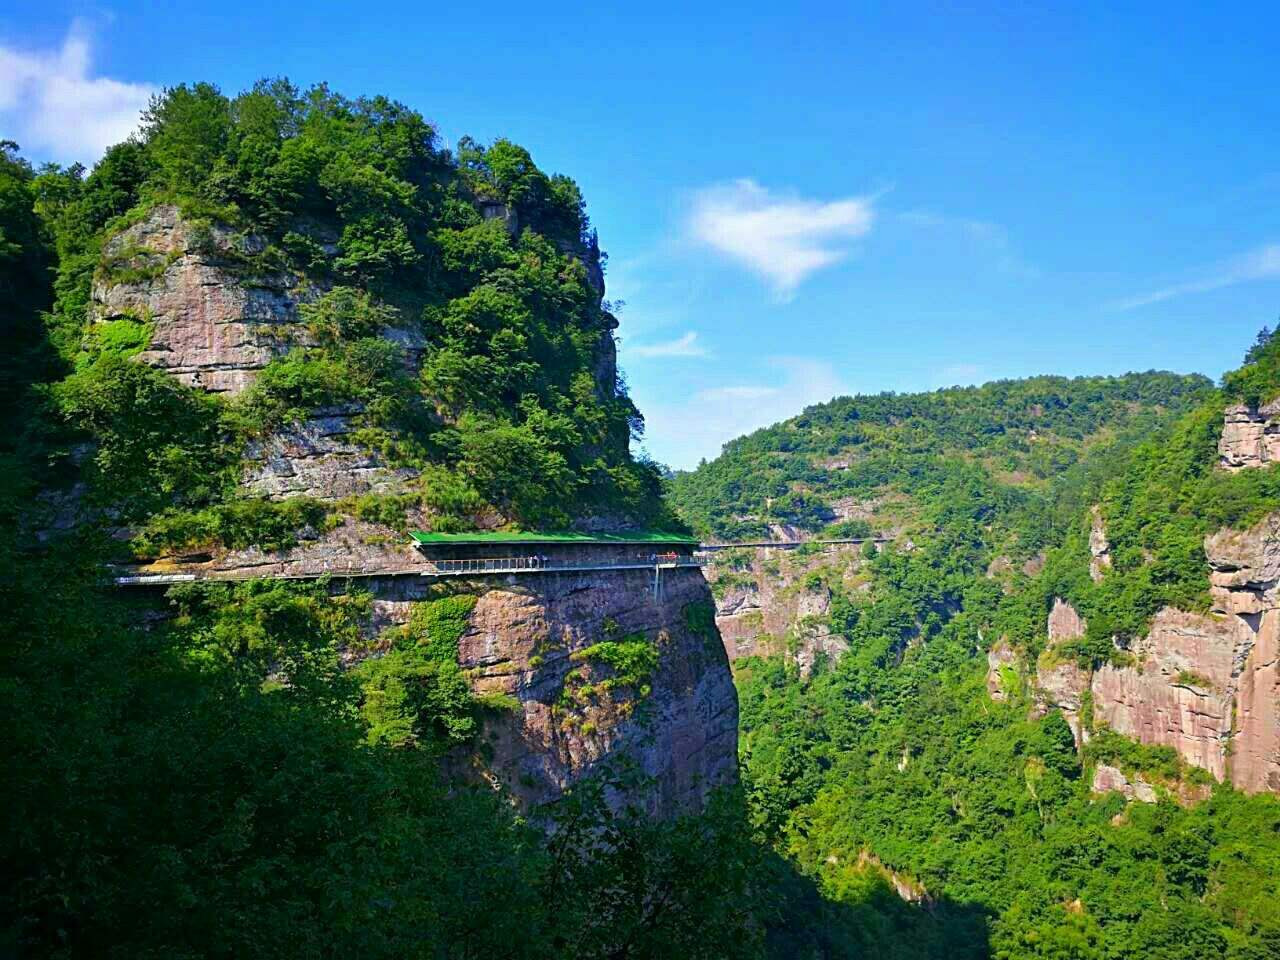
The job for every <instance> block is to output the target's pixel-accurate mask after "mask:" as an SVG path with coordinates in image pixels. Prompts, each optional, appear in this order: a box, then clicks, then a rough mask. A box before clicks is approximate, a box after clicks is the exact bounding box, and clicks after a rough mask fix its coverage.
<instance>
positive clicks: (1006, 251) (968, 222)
mask: <svg viewBox="0 0 1280 960" xmlns="http://www.w3.org/2000/svg"><path fill="white" fill-rule="evenodd" d="M898 219H899V220H900V221H901V222H902V223H904V224H906V225H907V226H909V227H915V228H918V229H921V230H927V231H930V232H931V233H934V234H936V235H938V236H939V237H940V238H945V239H946V240H947V241H948V242H950V243H953V244H955V245H958V246H961V247H963V248H967V249H968V250H970V251H972V252H973V253H974V254H975V255H977V256H978V257H980V258H981V262H982V263H983V264H984V265H987V266H988V267H989V268H994V269H995V270H997V271H999V272H1001V273H1005V274H1013V275H1015V276H1018V277H1022V278H1025V279H1032V278H1035V277H1038V276H1040V271H1039V270H1038V269H1037V268H1036V267H1034V266H1032V265H1031V264H1029V263H1028V262H1027V261H1026V260H1025V259H1023V257H1022V256H1021V255H1020V254H1019V253H1018V251H1017V249H1016V248H1015V246H1014V244H1013V241H1012V240H1011V239H1010V237H1009V231H1008V230H1007V229H1006V228H1005V227H1003V226H1001V225H1000V224H998V223H992V222H991V221H990V220H975V219H973V218H970V217H953V216H947V215H945V214H940V213H935V212H933V211H930V210H908V211H907V212H905V213H901V214H898Z"/></svg>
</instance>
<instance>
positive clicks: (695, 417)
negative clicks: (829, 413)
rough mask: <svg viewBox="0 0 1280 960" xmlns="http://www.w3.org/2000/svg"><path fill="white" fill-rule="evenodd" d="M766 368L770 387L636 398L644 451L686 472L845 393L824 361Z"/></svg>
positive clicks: (776, 362)
mask: <svg viewBox="0 0 1280 960" xmlns="http://www.w3.org/2000/svg"><path fill="white" fill-rule="evenodd" d="M769 366H770V368H771V371H772V373H773V374H774V376H773V377H771V378H769V380H770V381H771V382H765V383H750V384H734V385H730V386H724V387H708V388H707V389H704V390H699V391H697V392H696V393H694V394H693V395H692V396H690V397H689V398H688V399H686V400H684V401H682V402H679V403H663V402H661V401H659V402H652V401H648V400H646V399H645V398H640V400H639V401H638V402H640V405H641V406H640V408H641V409H642V410H644V411H645V446H646V447H647V449H648V450H649V451H650V452H651V453H652V454H653V456H654V457H655V458H657V459H658V460H660V461H662V462H663V463H667V464H669V465H671V466H672V467H676V468H692V467H694V466H696V465H697V463H698V460H699V459H701V458H702V457H706V458H708V459H710V458H712V457H715V456H716V455H718V454H719V453H720V448H721V447H722V446H723V445H724V444H725V443H726V442H727V441H729V440H732V439H734V438H735V437H739V436H742V435H743V434H745V433H750V432H751V431H753V430H758V429H759V428H760V427H767V426H769V425H770V424H773V423H777V422H778V421H779V420H785V419H787V418H788V417H792V416H795V415H796V414H797V413H799V412H800V411H801V410H803V409H804V408H805V407H807V406H809V405H811V404H814V403H825V402H826V401H827V400H830V399H831V398H832V397H837V396H840V395H841V394H845V393H848V392H849V391H848V390H847V389H846V388H845V387H844V385H843V384H842V383H841V381H840V378H839V376H838V375H837V374H836V372H835V368H834V367H832V366H831V364H829V363H826V362H824V361H820V360H812V359H809V358H805V357H775V358H773V359H772V360H771V361H770V362H769Z"/></svg>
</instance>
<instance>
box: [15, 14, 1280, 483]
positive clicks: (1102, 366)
mask: <svg viewBox="0 0 1280 960" xmlns="http://www.w3.org/2000/svg"><path fill="white" fill-rule="evenodd" d="M552 6H554V9H551V7H552ZM689 6H690V5H687V4H680V5H673V6H671V7H669V8H668V7H666V6H664V5H662V4H656V3H649V4H644V5H641V4H625V5H618V6H616V7H614V6H613V5H610V4H604V3H597V4H593V5H576V4H563V5H547V4H518V5H517V4H506V3H503V2H500V0H493V2H490V3H486V4H484V5H483V10H482V12H478V13H471V12H470V10H471V9H473V8H472V7H471V5H464V4H451V5H448V7H447V9H446V8H443V5H441V7H440V8H437V5H435V4H424V3H421V2H419V3H414V4H404V5H396V4H385V3H384V4H366V5H351V4H333V3H323V2H313V3H308V4H296V5H291V4H282V3H261V2H258V3H242V2H239V0H221V2H219V3H218V4H209V5H207V8H206V9H203V10H200V9H195V8H194V7H193V6H191V5H188V4H167V3H154V4H132V5H130V4H116V5H113V6H109V7H105V6H95V5H89V4H76V3H73V4H67V3H60V2H44V3H41V4H39V5H38V6H37V5H23V6H22V8H21V9H20V10H19V9H18V8H17V6H16V5H15V4H13V3H12V2H10V3H8V4H5V5H4V6H3V8H0V136H4V137H10V138H13V139H16V140H18V141H19V142H20V143H21V144H22V145H23V147H24V149H25V151H26V152H27V153H28V155H30V156H33V157H34V158H36V159H49V158H52V159H57V160H62V161H68V160H72V159H83V160H89V161H92V160H93V159H94V158H95V156H96V155H97V152H98V151H100V149H101V146H102V144H103V143H104V142H108V141H110V140H111V139H115V138H118V137H119V136H120V135H121V134H122V133H123V132H124V131H127V130H128V129H129V128H130V127H131V126H132V124H133V122H134V118H135V116H136V110H137V108H138V105H139V104H140V103H142V102H145V98H146V95H147V94H148V92H149V90H151V89H154V88H158V87H161V86H164V85H168V84H174V83H178V82H181V81H184V80H212V81H214V82H216V83H218V84H219V85H221V86H222V88H223V89H224V90H225V91H228V92H234V91H237V90H239V89H241V88H243V87H245V86H247V85H248V84H250V83H251V82H252V81H253V80H254V79H255V78H257V77H260V76H274V75H287V76H289V77H290V78H291V79H293V80H294V81H295V82H297V83H300V84H304V85H305V84H309V83H312V82H316V81H321V80H324V81H327V82H329V83H330V85H331V86H333V87H334V88H335V89H338V90H340V91H342V92H344V93H348V94H351V95H356V94H361V93H385V94H388V95H390V96H393V97H395V98H397V99H400V100H403V101H404V102H406V103H408V104H410V105H411V106H413V107H415V108H417V109H419V110H420V111H421V112H422V113H424V114H425V115H426V116H427V117H428V118H430V119H432V120H433V121H435V122H436V123H437V124H438V126H439V128H440V130H441V133H442V135H443V136H444V137H445V138H446V140H448V141H450V142H455V141H456V140H457V138H458V137H459V136H461V135H462V134H464V133H465V134H470V135H472V136H475V137H478V138H480V139H485V140H488V139H492V138H494V137H497V136H508V137H511V138H512V139H514V140H516V141H517V142H519V143H522V144H524V145H525V146H527V147H528V148H529V149H530V150H531V151H532V152H533V154H534V156H535V158H536V159H537V161H538V162H539V164H540V165H541V166H542V167H543V168H544V169H548V170H552V171H558V172H563V173H567V174H569V175H570V176H572V177H574V178H575V179H576V180H577V181H578V182H579V184H580V185H581V186H582V188H583V191H584V193H585V194H586V197H587V201H588V207H589V211H590V214H591V216H592V219H593V221H594V223H595V224H596V226H597V227H598V228H599V231H600V235H601V240H602V245H603V246H604V247H605V249H606V250H607V251H608V252H609V254H610V262H609V272H608V283H609V296H610V298H614V299H620V300H623V301H625V306H624V307H623V308H622V309H621V311H620V317H621V320H622V327H621V329H620V331H619V332H620V335H621V337H622V353H621V356H622V362H623V365H624V369H625V371H626V374H627V377H628V379H629V382H630V385H631V389H632V394H633V396H634V397H635V399H636V401H637V403H638V404H639V405H640V407H641V409H642V410H643V411H644V412H645V414H646V416H647V419H648V422H649V429H648V437H647V440H646V447H647V449H648V450H649V451H650V453H651V454H652V455H653V456H655V457H656V458H658V459H659V460H662V461H664V462H668V463H671V464H673V465H675V466H690V465H693V464H694V463H696V462H697V460H698V459H699V458H700V457H708V458H710V457H713V456H715V454H716V453H717V452H718V450H719V447H720V444H721V443H723V442H724V441H725V440H727V439H730V438H732V437H733V436H736V435H738V434H740V433H742V432H745V431H747V430H750V429H753V428H755V427H758V426H763V425H765V424H768V423H772V422H774V421H776V420H779V419H782V418H783V417H786V416H789V415H791V414H794V413H796V412H798V411H799V410H800V409H801V408H802V407H803V406H805V405H806V404H808V403H813V402H817V401H821V400H826V399H829V398H830V397H831V396H832V395H835V394H839V393H855V392H874V391H879V390H924V389H931V388H934V387H938V386H943V385H949V384H953V383H979V382H983V381H985V380H990V379H995V378H999V377H1016V376H1026V375H1030V374H1035V373H1045V372H1049V373H1063V374H1083V373H1119V372H1123V371H1126V370H1133V369H1149V368H1162V369H1172V370H1178V371H1193V370H1194V371H1200V372H1203V373H1207V374H1209V375H1211V376H1217V375H1218V374H1220V373H1221V372H1222V371H1223V370H1225V369H1228V368H1230V367H1233V366H1235V365H1236V364H1237V363H1238V361H1239V358H1240V356H1241V355H1242V353H1243V351H1244V349H1245V347H1246V346H1247V344H1248V342H1249V341H1251V340H1252V337H1253V335H1254V333H1255V332H1256V331H1257V329H1258V328H1259V327H1261V326H1262V325H1264V324H1274V323H1275V321H1276V319H1277V317H1280V96H1277V83H1278V77H1277V73H1276V64H1277V63H1280V5H1278V4H1275V3H1265V4H1264V3H1237V4H1225V5H1221V6H1220V7H1219V8H1218V9H1213V8H1212V7H1211V5H1209V4H1203V3H1202V4H1190V5H1182V4H1178V3H1167V2H1166V3H1160V4H1125V5H1123V6H1124V7H1125V9H1124V10H1119V11H1117V10H1115V9H1110V8H1111V7H1114V6H1120V5H1115V4H1098V5H1093V4H1085V3H1077V4H1071V5H1066V4H1063V5H1061V7H1060V9H1059V10H1057V11H1056V12H1053V11H1048V10H1039V11H1035V10H1026V11H1017V12H1010V10H1008V9H1002V8H1007V7H1012V6H1014V5H1010V4H992V5H990V6H985V7H984V6H982V5H976V4H975V5H967V7H968V8H967V9H965V10H963V11H961V10H958V9H956V8H955V7H956V5H908V4H905V3H904V4H897V5H893V6H892V8H890V5H884V4H875V5H870V4H868V5H865V6H864V5H856V4H829V5H828V4H818V3H809V4H798V5H789V6H788V5H783V4H777V3H772V4H768V5H761V6H760V7H755V6H753V5H751V4H724V3H716V2H706V3H703V4H701V5H698V6H697V9H696V10H694V11H693V12H690V11H689V9H688V8H689ZM1028 6H1030V5H1028ZM397 8H398V9H397Z"/></svg>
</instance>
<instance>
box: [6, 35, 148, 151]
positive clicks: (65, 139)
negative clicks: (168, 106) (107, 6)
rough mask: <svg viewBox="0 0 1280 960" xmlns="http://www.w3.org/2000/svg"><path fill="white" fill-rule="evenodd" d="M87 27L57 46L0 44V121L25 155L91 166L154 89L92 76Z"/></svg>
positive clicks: (124, 133) (129, 126) (130, 128)
mask: <svg viewBox="0 0 1280 960" xmlns="http://www.w3.org/2000/svg"><path fill="white" fill-rule="evenodd" d="M91 68H92V55H91V43H90V36H89V31H88V29H87V27H86V26H85V24H84V23H83V22H81V21H75V22H73V23H72V25H71V28H70V30H68V32H67V36H66V39H65V40H63V42H62V46H61V48H59V49H57V50H35V51H30V50H18V49H15V48H14V47H9V46H0V122H3V124H4V127H5V129H6V130H7V131H8V133H7V135H8V136H9V137H11V138H13V139H16V140H17V141H18V142H19V143H20V144H21V146H22V148H23V152H24V153H26V154H28V155H29V156H36V157H40V158H48V159H52V160H58V161H61V162H64V163H69V162H72V161H77V160H78V161H81V162H83V163H88V164H92V163H94V162H96V161H97V160H98V158H99V157H101V156H102V153H103V151H104V150H106V148H107V147H109V146H111V145H112V144H114V143H119V142H120V141H121V140H124V139H126V138H127V137H128V136H129V134H131V133H133V132H134V131H135V130H136V129H137V128H138V122H139V119H140V115H141V113H142V110H143V109H144V108H145V107H146V105H147V101H148V100H149V99H150V97H151V95H152V94H154V93H156V92H157V90H156V88H155V87H152V86H149V85H146V84H140V83H124V82H122V81H119V80H112V79H111V78H109V77H96V76H93V75H92V69H91Z"/></svg>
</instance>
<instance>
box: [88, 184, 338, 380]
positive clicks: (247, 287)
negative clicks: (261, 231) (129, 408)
mask: <svg viewBox="0 0 1280 960" xmlns="http://www.w3.org/2000/svg"><path fill="white" fill-rule="evenodd" d="M265 248H266V241H265V240H264V239H263V238H261V237H258V236H255V235H253V234H248V235H244V234H239V233H236V232H235V231H233V230H232V229H230V228H229V227H226V226H223V225H219V224H212V225H205V224H197V223H193V222H191V221H189V220H187V219H186V218H184V217H183V216H182V215H181V214H180V213H179V212H178V209H177V208H176V207H173V206H168V205H162V206H158V207H155V208H153V209H152V210H151V211H150V212H149V213H148V214H147V215H146V216H145V218H144V219H142V220H141V221H139V222H138V223H135V224H133V225H131V226H129V227H127V228H126V229H124V230H123V231H121V232H120V233H118V234H116V235H115V236H114V237H112V238H111V239H110V240H108V241H107V243H106V246H105V248H104V251H103V269H101V270H99V272H98V275H97V276H96V277H95V281H94V285H93V305H92V315H93V318H94V319H95V320H97V321H104V320H111V319H113V318H116V317H130V318H132V319H135V320H140V321H144V322H147V323H150V324H152V335H151V343H150V345H149V347H148V349H147V350H146V351H145V352H144V353H142V354H141V355H140V356H139V357H138V359H139V360H141V361H143V362H144V363H148V364H150V365H151V366H153V367H158V368H159V369H161V370H164V371H166V372H167V373H170V374H172V375H173V376H174V377H176V378H177V379H178V380H180V381H181V382H182V383H184V384H186V385H187V386H197V387H202V388H204V389H205V390H209V391H211V392H215V393H230V394H235V393H239V392H240V391H242V390H244V389H245V388H246V387H248V386H249V384H251V383H252V382H253V378H254V376H255V374H256V373H257V372H258V371H259V370H261V369H262V368H263V367H265V366H266V365H267V363H268V362H270V360H271V358H272V357H274V356H276V355H277V354H280V353H283V352H284V351H285V350H287V349H288V348H289V346H291V345H293V344H296V343H299V342H303V340H304V338H303V336H302V327H301V326H300V325H299V324H298V322H297V321H298V304H299V303H302V302H305V301H306V300H308V299H312V298H314V296H316V295H317V294H319V293H322V292H323V290H321V289H318V288H316V287H315V286H313V285H309V284H306V283H304V282H303V281H302V280H301V279H300V278H299V277H297V276H295V275H294V274H291V273H289V272H287V271H280V270H254V269H252V267H251V266H249V265H250V264H251V263H252V258H253V257H255V256H256V255H258V254H260V253H262V251H263V250H264V249H265ZM335 250H336V248H335Z"/></svg>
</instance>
